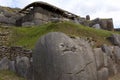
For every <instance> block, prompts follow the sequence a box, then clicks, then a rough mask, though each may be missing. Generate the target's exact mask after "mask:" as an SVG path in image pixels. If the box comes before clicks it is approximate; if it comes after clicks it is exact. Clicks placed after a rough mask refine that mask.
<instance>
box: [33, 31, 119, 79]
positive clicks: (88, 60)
mask: <svg viewBox="0 0 120 80" xmlns="http://www.w3.org/2000/svg"><path fill="white" fill-rule="evenodd" d="M119 51H120V47H118V46H107V45H103V46H102V47H101V48H94V49H93V48H92V46H91V45H90V44H89V43H88V42H87V41H85V40H84V39H81V38H70V37H68V36H66V35H65V34H63V33H59V32H53V33H49V34H47V35H45V36H43V37H41V38H40V39H39V41H38V42H37V44H36V47H35V50H34V53H33V71H34V72H33V74H34V80H38V79H39V80H48V79H49V80H57V79H60V80H69V79H72V80H108V78H109V77H112V76H114V75H116V74H117V73H119V70H120V63H119V60H120V52H119ZM86 75H87V76H86Z"/></svg>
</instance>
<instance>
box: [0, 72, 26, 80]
mask: <svg viewBox="0 0 120 80" xmlns="http://www.w3.org/2000/svg"><path fill="white" fill-rule="evenodd" d="M0 80H25V79H24V78H21V77H18V76H17V75H16V74H15V73H14V72H11V71H8V70H0Z"/></svg>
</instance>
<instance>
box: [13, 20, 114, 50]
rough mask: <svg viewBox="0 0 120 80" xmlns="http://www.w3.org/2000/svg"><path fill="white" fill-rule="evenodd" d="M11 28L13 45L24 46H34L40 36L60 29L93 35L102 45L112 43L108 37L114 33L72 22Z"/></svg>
mask: <svg viewBox="0 0 120 80" xmlns="http://www.w3.org/2000/svg"><path fill="white" fill-rule="evenodd" d="M11 29H12V30H13V35H14V37H13V38H12V40H11V45H18V46H24V47H27V48H34V45H35V43H36V41H37V40H38V39H39V37H40V36H42V35H44V34H46V33H48V32H56V31H59V32H64V33H66V34H67V35H70V36H79V37H91V38H92V39H93V40H94V41H95V42H96V44H95V45H96V46H100V45H102V44H103V43H106V44H110V42H109V41H108V40H107V39H106V38H107V37H109V36H110V35H111V34H112V33H113V32H110V31H105V30H97V29H93V28H89V27H85V26H82V25H78V24H74V23H70V22H63V23H49V24H44V25H41V26H36V27H19V28H18V27H14V28H11Z"/></svg>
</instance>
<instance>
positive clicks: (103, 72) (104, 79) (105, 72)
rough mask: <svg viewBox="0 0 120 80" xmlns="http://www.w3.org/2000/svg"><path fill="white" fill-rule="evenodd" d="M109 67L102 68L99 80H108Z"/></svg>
mask: <svg viewBox="0 0 120 80" xmlns="http://www.w3.org/2000/svg"><path fill="white" fill-rule="evenodd" d="M108 75H109V73H108V69H107V68H102V69H101V70H99V71H98V80H108Z"/></svg>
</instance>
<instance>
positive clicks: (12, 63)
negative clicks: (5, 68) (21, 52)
mask: <svg viewBox="0 0 120 80" xmlns="http://www.w3.org/2000/svg"><path fill="white" fill-rule="evenodd" d="M9 70H10V71H13V72H16V70H15V61H10V62H9Z"/></svg>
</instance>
